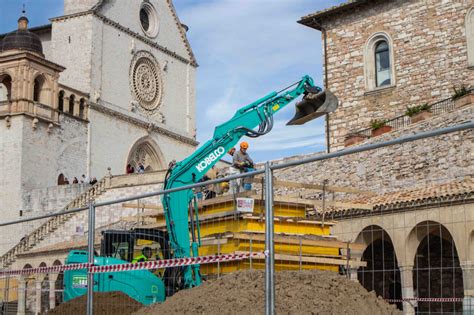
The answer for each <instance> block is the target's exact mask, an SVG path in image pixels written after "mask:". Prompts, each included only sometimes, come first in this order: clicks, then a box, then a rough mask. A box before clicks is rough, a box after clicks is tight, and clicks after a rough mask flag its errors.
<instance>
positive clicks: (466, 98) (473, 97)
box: [451, 85, 474, 108]
mask: <svg viewBox="0 0 474 315" xmlns="http://www.w3.org/2000/svg"><path fill="white" fill-rule="evenodd" d="M453 90H454V94H453V96H452V97H451V99H452V100H453V101H454V107H456V108H459V107H462V106H465V105H468V104H472V103H474V93H472V91H470V90H469V89H468V88H466V87H465V86H464V85H461V87H460V88H459V89H456V88H455V87H453Z"/></svg>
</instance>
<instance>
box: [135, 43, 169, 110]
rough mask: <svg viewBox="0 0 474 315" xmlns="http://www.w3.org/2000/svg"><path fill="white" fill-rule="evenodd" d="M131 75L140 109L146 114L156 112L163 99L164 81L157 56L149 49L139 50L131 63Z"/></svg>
mask: <svg viewBox="0 0 474 315" xmlns="http://www.w3.org/2000/svg"><path fill="white" fill-rule="evenodd" d="M129 77H130V89H131V90H132V95H133V96H134V99H135V101H137V102H138V104H139V105H140V107H139V109H140V110H142V112H144V113H145V114H154V113H156V111H157V109H158V107H159V105H160V103H161V99H162V94H163V82H162V79H161V73H160V66H159V64H158V61H156V59H155V57H154V56H153V55H152V54H150V53H149V52H147V51H139V52H137V53H136V54H135V56H134V57H133V59H132V62H131V64H130V70H129Z"/></svg>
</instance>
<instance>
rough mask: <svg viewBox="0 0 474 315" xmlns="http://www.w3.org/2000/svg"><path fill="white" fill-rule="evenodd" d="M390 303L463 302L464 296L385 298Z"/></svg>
mask: <svg viewBox="0 0 474 315" xmlns="http://www.w3.org/2000/svg"><path fill="white" fill-rule="evenodd" d="M385 301H387V302H389V303H396V302H412V301H414V302H415V301H416V302H462V301H463V298H404V299H385Z"/></svg>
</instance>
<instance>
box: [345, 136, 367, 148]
mask: <svg viewBox="0 0 474 315" xmlns="http://www.w3.org/2000/svg"><path fill="white" fill-rule="evenodd" d="M367 138H368V137H367V136H366V135H363V134H361V133H350V134H348V135H347V136H346V139H345V140H344V146H345V147H349V146H351V145H354V144H356V143H359V142H362V141H364V140H365V139H367Z"/></svg>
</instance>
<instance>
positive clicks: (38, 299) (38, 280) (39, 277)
mask: <svg viewBox="0 0 474 315" xmlns="http://www.w3.org/2000/svg"><path fill="white" fill-rule="evenodd" d="M43 280H44V275H36V279H35V293H36V299H35V314H40V313H41V286H42V283H43Z"/></svg>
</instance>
